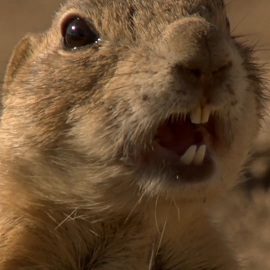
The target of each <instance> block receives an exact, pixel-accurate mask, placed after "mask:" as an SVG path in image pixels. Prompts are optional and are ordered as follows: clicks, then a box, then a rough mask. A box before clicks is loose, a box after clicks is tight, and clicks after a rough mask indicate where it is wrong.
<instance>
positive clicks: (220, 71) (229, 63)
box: [212, 61, 232, 75]
mask: <svg viewBox="0 0 270 270" xmlns="http://www.w3.org/2000/svg"><path fill="white" fill-rule="evenodd" d="M231 66H232V62H231V61H230V62H228V63H227V64H225V65H223V66H221V67H220V68H219V69H217V70H214V71H213V72H212V74H213V75H216V74H219V73H224V72H226V71H227V70H229V69H230V68H231Z"/></svg>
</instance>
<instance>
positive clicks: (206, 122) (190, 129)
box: [155, 106, 217, 165]
mask: <svg viewBox="0 0 270 270" xmlns="http://www.w3.org/2000/svg"><path fill="white" fill-rule="evenodd" d="M215 126H216V123H215V118H214V116H213V115H211V110H210V109H209V108H208V107H205V108H203V109H202V108H201V107H200V106H198V107H196V108H195V109H194V110H193V111H192V112H191V113H190V114H188V115H186V116H181V115H171V116H170V117H169V118H168V119H166V120H165V122H164V123H162V124H161V125H159V127H158V129H157V132H156V135H155V141H156V142H157V143H158V144H159V145H160V146H161V147H163V148H164V149H167V150H168V151H170V152H172V153H174V154H176V155H178V156H179V160H180V162H182V163H183V164H185V165H191V164H194V165H201V164H202V163H203V162H204V160H205V156H206V153H207V147H213V143H214V142H215V141H216V140H217V134H216V129H215Z"/></svg>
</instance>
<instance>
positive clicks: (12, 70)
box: [4, 34, 37, 86]
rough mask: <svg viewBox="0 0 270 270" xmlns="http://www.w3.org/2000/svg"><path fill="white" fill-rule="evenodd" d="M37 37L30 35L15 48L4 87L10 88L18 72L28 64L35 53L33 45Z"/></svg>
mask: <svg viewBox="0 0 270 270" xmlns="http://www.w3.org/2000/svg"><path fill="white" fill-rule="evenodd" d="M36 39H37V35H34V34H28V35H26V36H25V37H24V38H22V39H21V40H20V42H19V43H18V45H17V46H16V47H15V49H14V51H13V53H12V56H11V58H10V60H9V63H8V66H7V69H6V74H5V78H4V85H5V86H8V85H9V83H11V82H12V81H13V79H14V78H15V76H16V74H17V73H18V71H19V70H20V69H21V67H22V66H23V65H24V64H25V63H26V62H27V60H28V59H29V58H30V56H31V55H32V53H33V45H34V43H35V42H36Z"/></svg>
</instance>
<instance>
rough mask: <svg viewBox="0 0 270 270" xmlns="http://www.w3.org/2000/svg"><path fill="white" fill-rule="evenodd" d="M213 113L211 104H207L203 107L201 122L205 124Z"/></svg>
mask: <svg viewBox="0 0 270 270" xmlns="http://www.w3.org/2000/svg"><path fill="white" fill-rule="evenodd" d="M210 113H211V108H210V107H209V106H205V107H203V109H202V119H201V123H202V124H205V123H207V122H208V121H209V116H210Z"/></svg>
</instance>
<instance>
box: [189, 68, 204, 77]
mask: <svg viewBox="0 0 270 270" xmlns="http://www.w3.org/2000/svg"><path fill="white" fill-rule="evenodd" d="M190 73H191V74H192V75H193V76H194V77H196V78H197V79H200V78H201V76H202V71H201V70H200V69H197V68H195V69H190Z"/></svg>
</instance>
